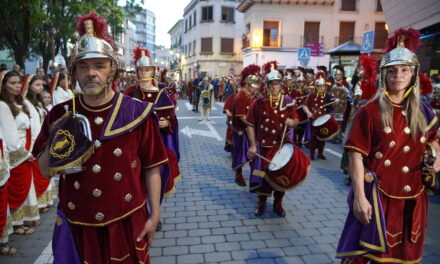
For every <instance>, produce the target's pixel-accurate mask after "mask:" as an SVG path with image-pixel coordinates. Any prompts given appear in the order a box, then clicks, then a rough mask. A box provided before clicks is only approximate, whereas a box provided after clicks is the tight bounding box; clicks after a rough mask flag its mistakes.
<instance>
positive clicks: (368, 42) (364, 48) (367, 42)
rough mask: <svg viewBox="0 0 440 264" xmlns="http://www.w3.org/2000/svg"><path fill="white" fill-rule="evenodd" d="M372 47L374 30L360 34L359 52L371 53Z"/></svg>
mask: <svg viewBox="0 0 440 264" xmlns="http://www.w3.org/2000/svg"><path fill="white" fill-rule="evenodd" d="M373 49H374V30H372V31H367V32H364V35H363V36H362V45H361V53H371V52H373Z"/></svg>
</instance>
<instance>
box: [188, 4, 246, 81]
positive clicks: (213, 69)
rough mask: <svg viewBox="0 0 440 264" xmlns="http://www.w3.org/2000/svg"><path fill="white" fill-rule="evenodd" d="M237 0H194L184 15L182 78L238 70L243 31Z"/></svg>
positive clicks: (211, 75) (214, 74)
mask: <svg viewBox="0 0 440 264" xmlns="http://www.w3.org/2000/svg"><path fill="white" fill-rule="evenodd" d="M240 2H241V1H238V0H192V1H191V2H190V3H189V4H188V5H187V6H186V7H185V9H184V15H183V29H184V38H183V57H182V61H181V63H182V68H183V69H182V75H183V79H185V80H186V79H190V78H194V77H195V76H197V75H200V74H202V75H206V76H208V77H211V78H214V77H216V76H217V77H220V76H222V75H229V74H239V73H240V71H241V69H242V67H243V66H242V65H243V59H242V56H241V48H242V42H241V39H242V35H243V33H244V25H243V23H242V21H243V14H242V13H240V12H237V11H236V9H235V8H236V6H237V5H238V4H239V3H240Z"/></svg>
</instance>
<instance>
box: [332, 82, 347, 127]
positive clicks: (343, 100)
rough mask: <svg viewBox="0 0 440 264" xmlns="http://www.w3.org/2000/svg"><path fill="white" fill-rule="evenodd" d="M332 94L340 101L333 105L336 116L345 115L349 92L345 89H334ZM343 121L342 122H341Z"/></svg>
mask: <svg viewBox="0 0 440 264" xmlns="http://www.w3.org/2000/svg"><path fill="white" fill-rule="evenodd" d="M330 93H331V94H332V95H333V96H334V97H335V98H337V99H339V100H338V102H336V103H334V104H333V109H334V110H335V115H338V114H340V115H341V116H342V115H344V113H345V108H347V99H348V98H347V92H346V91H345V89H342V88H338V87H333V88H332V89H331V90H330ZM341 121H342V120H341Z"/></svg>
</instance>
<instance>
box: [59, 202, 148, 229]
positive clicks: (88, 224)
mask: <svg viewBox="0 0 440 264" xmlns="http://www.w3.org/2000/svg"><path fill="white" fill-rule="evenodd" d="M143 206H145V201H143V202H142V204H141V205H139V206H138V207H136V208H134V209H133V210H131V211H130V212H128V213H126V214H124V215H121V216H119V217H116V218H113V219H112V220H109V221H107V222H105V223H101V224H90V223H84V222H78V221H72V220H70V219H69V218H67V221H69V222H70V223H71V224H74V225H83V226H106V225H108V224H111V223H113V222H116V221H119V220H121V219H122V218H124V217H126V216H128V215H131V214H132V213H134V212H135V211H137V210H139V209H141V208H142V207H143Z"/></svg>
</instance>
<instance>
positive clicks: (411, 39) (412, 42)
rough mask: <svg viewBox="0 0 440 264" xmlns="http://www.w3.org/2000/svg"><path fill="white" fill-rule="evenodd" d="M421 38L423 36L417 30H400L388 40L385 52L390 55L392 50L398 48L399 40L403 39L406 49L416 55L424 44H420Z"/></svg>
mask: <svg viewBox="0 0 440 264" xmlns="http://www.w3.org/2000/svg"><path fill="white" fill-rule="evenodd" d="M421 36H422V34H420V32H419V31H418V30H415V29H413V28H409V29H403V28H399V29H398V30H396V31H394V34H393V36H391V37H389V38H388V39H387V42H386V44H385V49H384V52H385V53H388V52H390V51H391V50H393V49H395V48H396V47H397V42H398V40H399V38H400V37H403V38H404V43H405V48H407V49H409V50H411V51H412V52H414V53H416V51H417V49H418V48H419V47H420V45H421V44H422V43H421V42H420V37H421Z"/></svg>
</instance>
